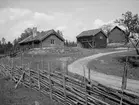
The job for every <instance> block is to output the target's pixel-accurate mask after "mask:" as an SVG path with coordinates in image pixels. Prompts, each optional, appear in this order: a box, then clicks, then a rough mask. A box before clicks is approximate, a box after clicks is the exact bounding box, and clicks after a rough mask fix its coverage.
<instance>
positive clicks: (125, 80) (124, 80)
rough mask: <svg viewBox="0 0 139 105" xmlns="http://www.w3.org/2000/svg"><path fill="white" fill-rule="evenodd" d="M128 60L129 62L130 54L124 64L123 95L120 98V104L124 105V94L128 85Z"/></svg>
mask: <svg viewBox="0 0 139 105" xmlns="http://www.w3.org/2000/svg"><path fill="white" fill-rule="evenodd" d="M127 62H128V56H127V57H126V62H125V65H124V72H123V78H122V87H121V88H122V96H121V100H120V105H122V103H123V95H124V89H126V85H127Z"/></svg>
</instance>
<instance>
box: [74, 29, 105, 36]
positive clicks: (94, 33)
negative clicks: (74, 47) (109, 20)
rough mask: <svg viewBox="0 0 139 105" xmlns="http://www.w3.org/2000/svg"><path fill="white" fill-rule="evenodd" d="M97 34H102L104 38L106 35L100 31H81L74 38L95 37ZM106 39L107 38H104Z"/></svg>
mask: <svg viewBox="0 0 139 105" xmlns="http://www.w3.org/2000/svg"><path fill="white" fill-rule="evenodd" d="M99 32H102V33H103V34H104V35H105V36H106V34H105V33H104V32H103V31H102V29H93V30H87V31H83V32H82V33H80V34H79V35H78V36H77V37H76V38H79V37H84V36H95V35H97V34H98V33H99ZM106 37H107V36H106Z"/></svg>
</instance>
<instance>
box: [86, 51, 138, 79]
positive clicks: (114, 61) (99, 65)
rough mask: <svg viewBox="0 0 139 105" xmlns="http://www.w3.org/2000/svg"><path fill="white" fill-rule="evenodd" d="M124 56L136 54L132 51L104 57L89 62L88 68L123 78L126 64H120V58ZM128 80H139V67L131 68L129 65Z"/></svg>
mask: <svg viewBox="0 0 139 105" xmlns="http://www.w3.org/2000/svg"><path fill="white" fill-rule="evenodd" d="M124 55H136V53H135V51H131V52H124V53H117V54H112V55H107V56H103V57H100V58H98V59H95V60H92V61H91V62H89V63H88V68H91V69H93V70H95V71H98V72H102V73H105V74H108V75H117V76H120V77H122V75H123V70H124V63H121V62H119V61H118V58H119V57H122V56H124ZM128 78H130V79H135V80H139V67H131V66H130V65H128Z"/></svg>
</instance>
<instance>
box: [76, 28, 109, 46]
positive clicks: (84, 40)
mask: <svg viewBox="0 0 139 105" xmlns="http://www.w3.org/2000/svg"><path fill="white" fill-rule="evenodd" d="M76 38H77V45H78V46H80V47H82V48H105V47H106V46H107V35H106V34H105V33H104V32H103V31H102V30H101V29H93V30H87V31H83V32H82V33H80V34H79V35H78V36H77V37H76Z"/></svg>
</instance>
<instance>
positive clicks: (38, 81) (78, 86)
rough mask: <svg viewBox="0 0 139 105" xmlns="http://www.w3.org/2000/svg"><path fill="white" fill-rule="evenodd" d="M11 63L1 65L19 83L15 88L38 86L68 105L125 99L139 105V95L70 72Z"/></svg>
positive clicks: (97, 104)
mask: <svg viewBox="0 0 139 105" xmlns="http://www.w3.org/2000/svg"><path fill="white" fill-rule="evenodd" d="M10 61H11V62H9V63H7V65H6V64H5V63H3V62H1V64H0V69H1V73H3V74H4V75H9V76H10V77H11V78H12V79H13V80H14V81H15V82H16V85H15V88H17V87H18V85H19V84H23V85H25V86H27V87H28V88H32V89H35V90H37V91H39V92H41V93H44V94H47V95H49V96H50V98H51V99H52V100H56V101H60V102H62V103H63V104H68V105H110V104H111V103H112V105H119V104H120V101H121V98H122V100H123V101H122V105H139V97H137V96H135V95H133V94H129V93H126V92H124V94H122V92H121V91H120V90H115V89H111V88H108V87H106V86H103V85H101V84H98V83H97V84H93V83H91V81H89V80H88V79H86V78H84V80H83V81H82V80H79V79H76V78H73V77H71V76H69V75H68V74H67V73H66V72H64V71H63V72H62V73H61V72H58V71H52V70H51V64H50V63H49V64H48V70H40V69H39V68H38V66H37V68H36V70H33V69H30V67H29V64H28V65H26V66H24V67H23V65H22V66H17V65H13V64H12V60H10Z"/></svg>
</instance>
